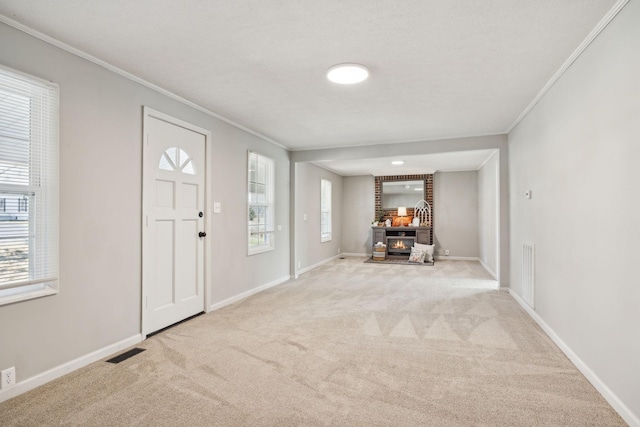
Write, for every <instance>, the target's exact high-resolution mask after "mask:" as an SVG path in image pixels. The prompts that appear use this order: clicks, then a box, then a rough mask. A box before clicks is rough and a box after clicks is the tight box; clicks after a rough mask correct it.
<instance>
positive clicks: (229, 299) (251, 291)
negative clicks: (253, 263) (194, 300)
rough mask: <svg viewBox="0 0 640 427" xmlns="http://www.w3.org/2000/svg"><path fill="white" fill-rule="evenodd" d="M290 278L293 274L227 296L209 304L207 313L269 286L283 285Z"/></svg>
mask: <svg viewBox="0 0 640 427" xmlns="http://www.w3.org/2000/svg"><path fill="white" fill-rule="evenodd" d="M289 279H291V276H284V277H281V278H279V279H276V280H274V281H272V282H269V283H265V284H264V285H262V286H258V287H257V288H253V289H250V290H248V291H246V292H243V293H241V294H238V295H235V296H232V297H231V298H227V299H225V300H222V301H220V302H216V303H214V304H211V305H210V306H209V309H208V310H207V313H208V312H210V311H215V310H220V309H221V308H223V307H226V306H228V305H231V304H233V303H235V302H238V301H240V300H243V299H245V298H247V297H250V296H251V295H253V294H257V293H258V292H262V291H265V290H267V289H269V288H273V287H274V286H278V285H281V284H282V283H284V282H286V281H287V280H289Z"/></svg>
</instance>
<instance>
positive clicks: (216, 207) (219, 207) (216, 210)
mask: <svg viewBox="0 0 640 427" xmlns="http://www.w3.org/2000/svg"><path fill="white" fill-rule="evenodd" d="M220 212H222V204H221V203H220V202H213V213H220Z"/></svg>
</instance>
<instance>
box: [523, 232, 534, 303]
mask: <svg viewBox="0 0 640 427" xmlns="http://www.w3.org/2000/svg"><path fill="white" fill-rule="evenodd" d="M535 249H536V247H535V245H534V244H533V243H523V244H522V299H523V300H524V302H526V303H527V304H528V305H529V306H530V307H531V308H535V307H534V283H535V282H534V279H535V276H534V271H535V263H534V260H535Z"/></svg>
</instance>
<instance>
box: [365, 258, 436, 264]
mask: <svg viewBox="0 0 640 427" xmlns="http://www.w3.org/2000/svg"><path fill="white" fill-rule="evenodd" d="M364 262H365V263H370V264H399V265H421V266H422V265H429V266H432V265H433V261H432V262H410V261H408V260H406V259H393V258H387V259H385V260H384V261H374V260H373V258H367V259H366V260H364Z"/></svg>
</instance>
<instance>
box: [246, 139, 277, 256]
mask: <svg viewBox="0 0 640 427" xmlns="http://www.w3.org/2000/svg"><path fill="white" fill-rule="evenodd" d="M248 181H249V189H248V190H249V191H248V193H249V209H248V216H249V242H248V250H249V255H252V254H256V253H260V252H265V251H269V250H272V249H273V248H274V247H275V236H274V226H273V224H274V161H273V160H272V159H270V158H268V157H265V156H262V155H260V154H257V153H254V152H251V151H250V152H249V156H248Z"/></svg>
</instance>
